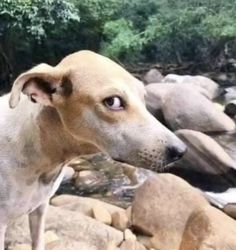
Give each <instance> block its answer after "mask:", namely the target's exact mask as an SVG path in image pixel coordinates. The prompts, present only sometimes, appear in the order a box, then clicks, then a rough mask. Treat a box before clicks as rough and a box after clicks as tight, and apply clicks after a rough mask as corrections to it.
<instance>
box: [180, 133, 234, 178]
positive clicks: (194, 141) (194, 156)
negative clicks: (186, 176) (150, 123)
mask: <svg viewBox="0 0 236 250" xmlns="http://www.w3.org/2000/svg"><path fill="white" fill-rule="evenodd" d="M176 135H177V136H178V137H179V138H180V139H181V140H182V141H183V142H184V143H185V144H186V145H187V147H188V150H187V152H186V154H185V155H184V156H183V158H182V159H181V160H180V161H178V163H176V164H177V165H178V166H182V167H186V168H188V169H193V170H195V171H199V172H203V173H206V174H207V173H210V174H222V173H226V172H228V171H229V170H231V169H236V162H235V161H234V160H233V159H232V158H231V157H230V156H229V155H228V154H227V153H226V152H225V150H224V149H223V147H221V146H220V145H219V144H218V143H217V142H216V141H215V140H214V139H212V138H211V137H210V136H208V135H205V134H203V133H201V132H198V131H194V130H189V129H181V130H177V131H176Z"/></svg>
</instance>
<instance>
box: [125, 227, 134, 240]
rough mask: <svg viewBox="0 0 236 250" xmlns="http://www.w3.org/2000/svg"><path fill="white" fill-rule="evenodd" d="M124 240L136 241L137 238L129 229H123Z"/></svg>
mask: <svg viewBox="0 0 236 250" xmlns="http://www.w3.org/2000/svg"><path fill="white" fill-rule="evenodd" d="M124 239H125V240H133V241H136V240H137V237H136V235H134V234H133V232H132V231H131V230H130V229H125V231H124Z"/></svg>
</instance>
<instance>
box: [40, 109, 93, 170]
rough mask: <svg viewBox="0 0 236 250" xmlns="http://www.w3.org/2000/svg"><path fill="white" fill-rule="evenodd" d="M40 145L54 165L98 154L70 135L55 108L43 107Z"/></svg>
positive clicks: (89, 146)
mask: <svg viewBox="0 0 236 250" xmlns="http://www.w3.org/2000/svg"><path fill="white" fill-rule="evenodd" d="M37 122H38V127H39V138H40V140H39V143H40V147H41V150H42V153H43V155H44V156H46V157H47V158H48V159H49V160H50V161H51V164H52V165H55V164H60V163H63V162H65V161H68V160H70V159H72V158H73V157H75V156H78V155H81V154H86V153H91V152H97V151H98V150H97V149H96V148H95V147H94V146H93V145H90V144H87V143H85V142H83V141H77V140H76V139H74V137H73V136H72V135H70V134H69V133H68V132H67V130H66V129H65V127H64V126H63V123H62V121H61V118H60V116H59V114H58V112H57V110H56V109H55V108H52V107H43V108H42V109H41V110H40V112H39V114H38V117H37Z"/></svg>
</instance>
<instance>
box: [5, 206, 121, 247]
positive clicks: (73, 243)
mask: <svg viewBox="0 0 236 250" xmlns="http://www.w3.org/2000/svg"><path fill="white" fill-rule="evenodd" d="M46 230H51V231H54V232H56V233H57V235H58V236H59V238H60V241H61V245H62V247H60V249H62V250H64V249H70V250H74V249H83V250H104V249H106V248H107V246H108V244H109V242H114V243H115V244H116V245H119V244H120V243H121V242H122V241H123V238H124V237H123V233H122V232H120V231H118V230H116V229H114V228H112V227H110V226H107V225H105V224H103V223H101V222H98V221H96V220H94V219H92V218H89V217H87V216H84V215H82V214H80V213H79V212H73V211H69V210H66V209H63V208H60V207H53V206H50V208H49V211H48V213H47V219H46ZM29 242H30V237H29V227H28V220H27V216H24V217H22V218H20V219H19V220H17V221H16V222H15V223H14V224H12V225H11V226H10V227H9V229H8V232H7V238H6V244H7V245H16V244H22V243H24V244H25V243H28V244H29ZM55 249H59V247H58V248H55Z"/></svg>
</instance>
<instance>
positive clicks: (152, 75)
mask: <svg viewBox="0 0 236 250" xmlns="http://www.w3.org/2000/svg"><path fill="white" fill-rule="evenodd" d="M163 78H164V77H163V75H162V74H161V72H160V71H159V70H158V69H156V68H153V69H150V70H149V71H148V72H147V73H146V74H145V75H144V76H143V81H144V83H145V84H149V83H154V82H161V81H162V79H163Z"/></svg>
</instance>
